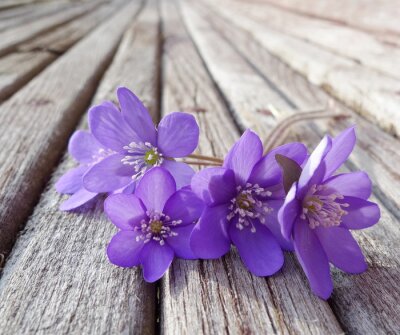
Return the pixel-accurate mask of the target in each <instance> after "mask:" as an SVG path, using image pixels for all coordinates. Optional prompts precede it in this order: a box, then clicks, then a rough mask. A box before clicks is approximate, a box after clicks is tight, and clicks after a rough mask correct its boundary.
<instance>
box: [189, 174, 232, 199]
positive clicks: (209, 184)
mask: <svg viewBox="0 0 400 335" xmlns="http://www.w3.org/2000/svg"><path fill="white" fill-rule="evenodd" d="M191 186H192V190H193V192H195V193H196V194H197V196H198V197H199V198H201V199H202V200H203V201H204V202H205V203H206V204H207V205H220V204H224V203H228V202H230V200H231V199H232V198H234V197H235V196H236V193H237V191H236V182H235V174H234V172H233V171H232V170H228V169H225V168H220V167H216V168H206V169H203V170H201V171H199V172H197V173H196V174H195V175H194V177H193V179H192V183H191Z"/></svg>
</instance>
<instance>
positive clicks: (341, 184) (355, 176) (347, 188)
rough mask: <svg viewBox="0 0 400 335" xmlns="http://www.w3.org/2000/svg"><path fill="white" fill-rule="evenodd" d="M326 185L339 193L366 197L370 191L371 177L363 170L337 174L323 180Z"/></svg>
mask: <svg viewBox="0 0 400 335" xmlns="http://www.w3.org/2000/svg"><path fill="white" fill-rule="evenodd" d="M324 184H325V185H326V186H329V187H330V188H333V189H335V190H336V191H337V192H339V193H340V194H341V195H344V196H350V197H356V198H361V199H365V200H366V199H368V198H369V197H370V195H371V192H372V184H371V179H369V177H368V175H367V174H366V173H365V172H362V171H360V172H353V173H343V174H338V175H336V176H333V177H331V178H329V179H328V180H327V181H325V182H324Z"/></svg>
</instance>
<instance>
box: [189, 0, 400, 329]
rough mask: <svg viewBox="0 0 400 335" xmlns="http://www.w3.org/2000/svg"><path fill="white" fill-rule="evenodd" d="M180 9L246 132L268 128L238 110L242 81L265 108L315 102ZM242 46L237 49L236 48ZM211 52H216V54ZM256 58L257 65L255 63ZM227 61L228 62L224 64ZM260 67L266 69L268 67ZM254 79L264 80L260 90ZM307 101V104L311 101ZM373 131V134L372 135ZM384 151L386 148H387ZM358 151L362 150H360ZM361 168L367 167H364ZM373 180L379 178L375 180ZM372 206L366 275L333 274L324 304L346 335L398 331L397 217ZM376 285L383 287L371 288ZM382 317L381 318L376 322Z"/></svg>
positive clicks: (305, 136)
mask: <svg viewBox="0 0 400 335" xmlns="http://www.w3.org/2000/svg"><path fill="white" fill-rule="evenodd" d="M184 9H185V10H184V13H185V19H186V22H187V25H188V27H189V30H190V31H191V33H192V36H193V38H194V40H195V42H196V44H197V46H198V49H199V50H200V52H201V53H202V55H203V56H204V60H205V63H206V64H207V66H208V68H209V70H210V72H211V73H212V74H213V76H214V78H215V80H216V83H217V85H218V86H219V88H220V90H221V92H223V94H224V95H225V97H226V99H227V100H228V101H230V104H231V107H232V109H236V115H237V117H238V118H240V119H241V120H242V123H243V124H246V125H247V126H251V127H252V128H253V129H256V130H258V131H259V132H260V133H266V132H267V131H268V128H267V127H268V126H267V124H266V123H265V122H263V123H261V122H260V121H258V122H255V121H254V114H256V111H255V110H256V108H259V106H258V105H257V101H256V102H255V104H254V105H251V104H250V103H249V104H248V105H247V106H243V100H244V99H245V98H244V97H238V94H237V92H238V90H239V89H237V90H235V89H233V88H234V87H235V85H238V86H239V85H242V84H241V83H242V81H245V80H243V78H246V79H247V80H246V81H245V85H244V86H245V87H246V85H247V86H248V88H245V89H244V90H243V91H241V92H242V93H241V95H246V96H248V99H247V100H248V101H250V100H251V95H248V93H247V92H252V90H251V89H250V85H251V84H253V85H254V88H253V91H255V90H257V93H258V95H259V96H260V95H261V96H264V97H266V98H265V99H267V100H268V99H270V102H271V103H273V104H274V105H277V106H283V105H286V107H287V108H288V107H292V108H293V107H295V106H296V103H298V102H297V101H302V100H303V103H304V98H301V96H302V95H303V96H304V92H308V93H309V94H308V95H309V96H311V97H312V96H313V95H315V96H317V97H318V96H319V95H318V94H317V93H314V92H318V89H316V88H315V87H314V88H313V87H312V85H310V84H309V83H307V81H306V80H304V78H303V80H302V81H301V79H300V78H296V76H298V74H295V72H293V71H290V69H285V72H284V73H283V74H282V72H283V70H282V68H283V67H284V66H283V65H281V66H280V67H281V68H279V66H278V62H277V61H275V62H274V63H273V64H271V63H272V62H271V61H269V60H268V57H269V58H270V56H268V54H267V53H261V51H258V53H257V52H256V51H255V50H254V49H252V48H249V43H246V41H249V39H248V37H247V38H246V39H245V38H243V39H238V38H237V34H236V35H234V34H233V33H232V31H229V32H226V33H227V35H228V36H229V37H230V38H232V40H233V41H235V43H234V45H235V46H237V47H238V48H239V49H241V51H242V52H244V51H246V52H247V53H246V55H247V56H246V57H243V56H242V57H243V58H241V57H240V56H239V55H240V54H238V53H237V50H235V49H234V48H233V47H232V45H230V44H229V43H227V40H225V39H223V38H221V36H218V33H217V32H215V31H214V30H213V27H212V25H210V22H212V23H213V24H214V23H215V22H216V21H217V18H216V17H215V16H212V15H206V14H203V13H204V12H202V11H201V9H200V8H199V6H196V7H195V8H194V9H192V8H191V7H190V6H188V5H186V6H184ZM201 14H203V16H201ZM242 43H243V45H241V44H242ZM215 46H218V48H216V47H215ZM235 54H236V56H235ZM241 55H243V53H242V54H241ZM254 55H257V56H254ZM261 56H262V57H261ZM257 57H259V59H258V60H257V61H255V59H257ZM228 58H229V60H230V61H229V62H228V61H227V59H228ZM246 64H247V67H246ZM263 64H269V66H267V65H263ZM272 65H273V66H272ZM255 66H257V68H255ZM251 68H253V69H254V73H253V77H254V78H251V75H250V70H251ZM244 69H247V72H244ZM256 71H257V72H256ZM235 72H237V74H239V73H245V75H244V76H242V77H241V81H240V80H239V79H238V80H237V82H235V83H234V84H233V83H232V78H239V75H237V76H236V75H235ZM228 74H229V75H228ZM271 74H273V75H271ZM256 77H258V78H263V77H264V78H267V79H266V80H265V82H264V85H262V84H261V82H260V79H257V78H256ZM282 77H283V78H282ZM299 77H300V76H299ZM267 80H269V81H267ZM298 85H301V86H298ZM284 86H287V87H288V88H286V94H287V95H285V93H284V92H285V89H284V88H283V87H284ZM272 87H273V88H274V89H272ZM289 91H291V94H289ZM278 93H279V94H278ZM309 99H310V100H311V101H312V98H309ZM314 99H315V98H314ZM315 101H318V100H315ZM324 129H325V128H324V127H318V126H317V125H313V126H311V127H301V128H300V129H299V131H298V132H297V137H298V138H299V139H300V140H301V141H304V142H305V143H308V144H310V143H313V146H315V143H317V142H318V140H319V138H321V137H320V136H321V134H322V133H323V130H324ZM371 129H374V128H373V127H372V125H370V127H369V129H364V137H366V136H367V135H369V134H370V133H371ZM368 131H369V133H368ZM375 131H377V130H376V129H375ZM316 135H317V136H316ZM360 142H361V139H360ZM360 145H363V143H360ZM364 145H365V144H364ZM387 145H388V146H389V143H388V144H387ZM362 150H365V148H363V149H362ZM380 150H381V148H380ZM359 152H360V150H357V151H356V152H355V153H354V154H353V155H352V159H351V160H350V162H349V163H348V164H346V167H345V168H344V169H343V171H349V169H351V170H354V169H357V170H358V169H359V168H361V169H363V168H364V166H363V165H361V166H357V161H354V158H353V157H357V156H358V159H360V155H359ZM386 155H389V152H386ZM364 164H368V163H367V162H364ZM369 165H371V166H377V165H379V162H376V161H375V162H374V163H373V164H371V158H370V159H369ZM377 179H379V178H378V177H377ZM380 182H381V181H380ZM398 184H399V181H398V180H397V181H396V180H393V179H388V180H386V181H384V182H381V186H382V187H384V188H383V189H384V190H385V189H386V188H388V187H390V186H389V185H398ZM379 196H382V194H379ZM383 196H384V195H383ZM372 201H376V202H378V204H379V205H380V207H381V211H382V219H381V222H380V223H379V224H378V225H376V226H375V227H373V228H372V229H369V230H366V231H363V232H357V233H355V236H356V237H357V238H358V240H359V243H360V245H361V246H362V248H363V250H364V252H365V255H366V257H367V260H368V262H369V265H370V269H369V270H368V271H367V272H366V273H364V274H362V275H360V276H350V275H347V274H343V273H341V272H340V271H338V270H335V271H334V279H335V284H336V288H337V289H335V291H334V295H333V297H332V299H331V301H330V304H331V306H332V307H333V309H334V311H335V314H336V315H337V316H338V318H339V320H340V324H341V325H342V327H343V328H344V330H345V331H346V332H350V333H354V334H367V333H374V334H375V333H378V334H387V333H388V334H396V333H398V331H399V329H400V323H399V322H398V321H397V317H396V315H397V314H398V313H399V311H400V309H399V308H398V305H397V304H396V303H395V302H394V301H396V300H397V299H399V297H400V290H399V289H398V286H397V285H396V282H397V281H398V280H399V270H400V264H399V262H398V256H399V255H398V251H397V250H396V247H395V245H396V243H397V241H398V239H399V237H400V236H399V231H398V229H397V227H398V220H399V219H398V214H399V212H398V209H395V212H391V210H392V208H390V207H389V208H387V207H386V198H384V199H382V201H381V200H380V199H377V198H376V197H373V198H372ZM396 215H397V216H396ZM378 249H379V251H378ZM274 280H275V277H271V278H269V281H270V282H273V281H274ZM380 282H383V283H384V284H377V283H380ZM292 287H293V285H292ZM282 300H284V299H282ZM371 301H374V303H371ZM279 302H281V300H279ZM297 309H298V308H297ZM382 313H383V314H384V315H385V317H381V314H382ZM388 319H389V320H390V321H388Z"/></svg>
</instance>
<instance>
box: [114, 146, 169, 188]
mask: <svg viewBox="0 0 400 335" xmlns="http://www.w3.org/2000/svg"><path fill="white" fill-rule="evenodd" d="M124 149H125V150H126V153H125V157H124V158H123V159H122V160H121V161H122V163H123V164H127V165H132V167H133V174H132V179H134V180H138V179H140V178H141V177H143V175H144V174H145V173H146V172H147V170H149V169H150V168H152V167H153V166H160V165H161V164H162V162H163V161H164V157H163V155H162V153H161V152H158V149H157V148H156V147H154V146H153V145H151V143H149V142H144V143H143V142H140V143H136V142H131V143H129V145H126V146H124Z"/></svg>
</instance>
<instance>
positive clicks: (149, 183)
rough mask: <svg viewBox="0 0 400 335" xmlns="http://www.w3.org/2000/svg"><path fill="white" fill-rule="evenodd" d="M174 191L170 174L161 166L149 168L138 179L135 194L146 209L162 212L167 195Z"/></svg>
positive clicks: (174, 187)
mask: <svg viewBox="0 0 400 335" xmlns="http://www.w3.org/2000/svg"><path fill="white" fill-rule="evenodd" d="M175 191H176V184H175V180H174V178H173V177H172V175H171V174H170V173H169V172H168V171H167V170H165V169H163V168H161V167H154V168H152V169H150V170H149V171H148V172H147V173H146V174H145V175H144V176H143V178H142V179H141V180H140V181H139V183H138V185H137V188H136V192H135V194H136V196H137V197H139V198H140V200H142V201H143V204H144V205H145V206H146V208H147V210H155V211H158V212H162V210H163V209H164V205H165V203H166V202H167V200H168V199H169V197H170V196H171V195H172V194H174V193H175Z"/></svg>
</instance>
